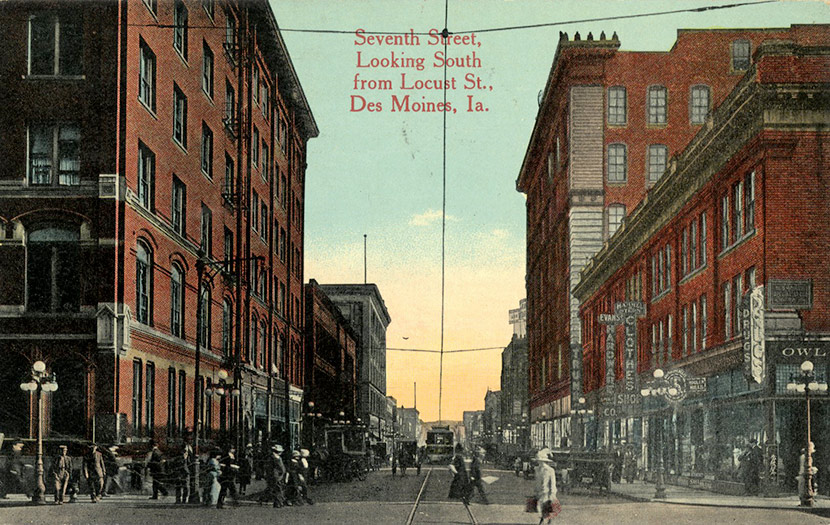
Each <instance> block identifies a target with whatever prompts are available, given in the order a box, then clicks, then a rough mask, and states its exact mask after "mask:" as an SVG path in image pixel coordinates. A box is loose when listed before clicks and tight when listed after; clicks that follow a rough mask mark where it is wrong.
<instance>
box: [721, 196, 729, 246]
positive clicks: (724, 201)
mask: <svg viewBox="0 0 830 525" xmlns="http://www.w3.org/2000/svg"><path fill="white" fill-rule="evenodd" d="M730 242H731V241H730V238H729V194H726V195H724V196H723V197H721V246H720V247H721V250H725V249H726V248H727V247H728V246H729V244H730Z"/></svg>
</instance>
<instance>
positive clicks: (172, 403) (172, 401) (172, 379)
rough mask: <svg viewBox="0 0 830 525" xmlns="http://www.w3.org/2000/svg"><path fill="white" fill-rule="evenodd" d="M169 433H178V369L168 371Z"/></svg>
mask: <svg viewBox="0 0 830 525" xmlns="http://www.w3.org/2000/svg"><path fill="white" fill-rule="evenodd" d="M167 435H168V436H170V437H172V436H175V435H176V370H175V369H174V368H170V369H169V370H168V371H167Z"/></svg>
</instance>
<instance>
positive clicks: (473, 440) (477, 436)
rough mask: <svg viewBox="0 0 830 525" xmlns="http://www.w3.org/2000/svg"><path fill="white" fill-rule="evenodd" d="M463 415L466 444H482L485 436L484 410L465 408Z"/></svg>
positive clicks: (468, 445)
mask: <svg viewBox="0 0 830 525" xmlns="http://www.w3.org/2000/svg"><path fill="white" fill-rule="evenodd" d="M463 417H464V419H463V421H464V432H465V437H466V443H465V446H466V447H468V448H469V447H472V446H477V445H480V444H481V443H482V440H483V438H484V410H465V411H464V415H463Z"/></svg>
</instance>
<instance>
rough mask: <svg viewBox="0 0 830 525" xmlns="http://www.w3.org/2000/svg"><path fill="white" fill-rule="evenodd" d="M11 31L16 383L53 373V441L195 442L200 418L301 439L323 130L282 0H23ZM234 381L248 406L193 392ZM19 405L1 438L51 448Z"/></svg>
mask: <svg viewBox="0 0 830 525" xmlns="http://www.w3.org/2000/svg"><path fill="white" fill-rule="evenodd" d="M0 27H2V32H3V34H4V35H5V42H6V45H4V46H3V49H2V50H0V55H2V57H1V58H0V64H2V66H0V67H2V68H3V71H2V77H0V78H2V81H1V82H0V92H2V93H3V94H4V95H5V96H6V97H7V98H6V100H7V101H8V104H7V110H6V111H5V112H4V114H3V116H2V117H0V118H2V123H3V125H2V126H0V129H2V131H0V135H2V138H1V139H0V144H2V146H0V147H2V149H3V153H4V158H5V159H6V162H4V163H3V164H2V166H0V223H1V224H2V226H3V235H2V239H0V261H2V263H0V266H2V272H0V312H2V313H1V314H0V359H2V363H3V366H2V367H0V369H2V372H0V373H2V377H3V381H4V382H5V384H12V385H14V384H17V383H18V382H19V378H20V377H22V375H23V374H24V372H25V371H26V370H27V369H28V368H29V367H30V363H31V362H32V361H34V360H35V359H38V358H40V359H43V360H44V361H46V363H47V365H48V366H49V368H50V370H52V371H55V372H56V374H57V379H58V383H59V389H58V391H57V392H56V393H55V394H52V395H51V399H50V403H49V405H50V409H49V411H48V417H47V423H48V425H49V428H50V429H51V431H52V433H53V435H61V436H72V437H77V438H91V437H93V436H95V438H96V439H98V440H101V441H116V442H123V441H135V440H147V439H149V438H150V437H156V438H157V439H161V440H164V439H167V440H171V439H178V438H180V437H181V436H182V435H183V433H184V432H185V429H186V428H188V427H190V428H192V427H193V425H194V406H196V405H200V406H201V413H200V414H199V415H198V420H199V421H200V422H201V423H200V424H199V425H198V426H199V427H200V431H201V432H202V433H203V435H204V436H205V437H213V438H218V437H222V436H227V435H228V432H229V431H231V430H232V429H239V430H240V432H236V436H237V437H238V438H239V439H247V440H251V439H256V438H257V437H258V436H259V435H260V434H259V433H262V435H267V433H268V430H269V427H271V428H272V430H275V431H276V430H277V429H282V430H283V431H284V430H287V429H286V424H285V415H286V414H287V413H289V410H290V413H291V414H292V417H291V420H292V426H293V433H294V437H293V440H294V441H296V434H297V431H298V430H299V426H298V425H299V405H300V403H301V392H302V391H301V388H302V385H303V378H304V372H303V364H304V363H303V352H302V349H303V315H302V301H303V294H302V281H303V275H302V269H303V263H302V258H303V253H304V250H303V209H304V206H303V202H304V195H305V191H304V188H305V183H304V176H305V166H306V163H305V158H306V142H307V140H308V139H310V138H312V137H314V136H316V135H317V128H316V124H315V122H314V119H313V116H312V115H311V112H310V109H309V107H308V103H307V102H306V100H305V98H304V95H303V92H302V88H301V86H300V84H299V80H298V78H297V75H296V73H295V72H294V69H293V67H292V65H291V60H290V57H289V55H288V51H287V49H286V47H285V44H284V42H283V41H282V38H281V36H280V33H279V29H278V27H277V23H276V20H275V18H274V14H273V12H272V11H271V8H270V5H269V4H268V2H266V1H264V0H261V1H259V0H258V1H253V2H216V1H215V0H198V1H197V0H170V1H162V2H159V1H157V0H130V1H128V2H121V3H111V4H110V3H106V4H103V3H87V2H82V3H76V2H50V3H34V2H25V1H23V2H17V1H10V2H4V3H3V5H2V6H0ZM200 256H201V257H202V259H201V262H202V263H204V264H205V272H204V273H205V276H204V277H205V281H204V283H203V284H202V290H203V293H202V294H201V297H202V306H203V307H204V308H202V319H201V322H200V323H198V324H197V316H196V312H197V308H198V307H197V297H198V296H199V295H200V294H199V293H198V290H199V283H198V278H197V273H198V272H197V261H199V260H200ZM254 257H256V258H257V259H256V260H253V258H254ZM197 326H198V327H200V329H198V330H197ZM197 332H198V333H197ZM197 337H198V338H199V341H198V345H197ZM197 347H201V348H202V351H201V353H200V356H201V359H200V365H201V367H200V371H199V377H198V378H197V377H196V369H195V355H196V348H197ZM220 369H225V370H228V371H230V373H231V374H230V378H229V380H228V381H229V382H235V385H236V387H237V389H236V390H237V391H238V393H239V395H238V396H233V397H232V396H224V397H221V398H220V399H217V396H214V397H212V398H210V397H207V396H203V395H200V396H199V398H196V397H194V396H195V394H196V393H197V391H196V390H195V386H196V385H197V384H201V385H204V386H205V387H210V386H211V385H215V384H216V383H217V381H218V371H219V370H220ZM228 390H229V391H230V388H229V389H228ZM200 391H201V390H200ZM210 391H211V392H212V393H215V392H216V389H215V388H212V389H211V390H210ZM7 397H8V402H7V403H5V404H4V407H5V409H6V410H9V417H5V416H4V417H3V418H0V420H2V421H3V422H2V423H0V425H2V426H3V427H4V428H0V431H3V432H5V433H6V435H7V436H10V435H11V436H21V435H22V436H28V435H31V429H30V417H29V410H28V404H29V400H28V398H25V397H24V394H22V393H18V394H13V393H11V394H8V396H7ZM289 397H290V398H291V399H292V400H293V401H292V403H293V404H290V406H289V402H288V398H289ZM197 399H201V401H200V402H199V403H196V400H197ZM281 435H282V437H283V438H287V435H286V434H285V433H284V432H283V433H282V434H281Z"/></svg>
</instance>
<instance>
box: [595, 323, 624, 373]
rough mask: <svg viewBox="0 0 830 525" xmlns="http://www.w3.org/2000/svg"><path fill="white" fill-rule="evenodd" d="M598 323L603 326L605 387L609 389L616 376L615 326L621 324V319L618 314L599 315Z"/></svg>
mask: <svg viewBox="0 0 830 525" xmlns="http://www.w3.org/2000/svg"><path fill="white" fill-rule="evenodd" d="M599 322H600V324H604V325H605V386H606V387H607V388H611V387H613V386H614V379H615V376H616V366H615V365H616V357H617V341H616V339H617V325H619V324H621V323H622V319H621V318H620V316H619V312H618V313H615V314H599Z"/></svg>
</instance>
